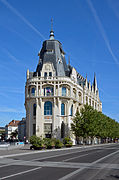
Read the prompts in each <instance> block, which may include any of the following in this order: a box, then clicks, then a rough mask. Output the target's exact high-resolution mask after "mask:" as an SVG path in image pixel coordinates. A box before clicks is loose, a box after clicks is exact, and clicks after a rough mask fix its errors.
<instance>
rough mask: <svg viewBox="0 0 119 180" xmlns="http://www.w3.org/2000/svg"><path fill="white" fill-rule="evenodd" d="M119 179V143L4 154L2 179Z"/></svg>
mask: <svg viewBox="0 0 119 180" xmlns="http://www.w3.org/2000/svg"><path fill="white" fill-rule="evenodd" d="M2 179H10V180H14V179H15V180H21V179H24V180H25V179H31V180H32V179H35V180H37V179H38V180H46V179H48V180H65V179H68V180H69V179H71V180H87V179H88V180H102V179H103V180H113V179H119V144H108V145H98V146H88V147H86V146H85V147H75V148H67V149H61V150H55V149H54V150H45V151H30V150H29V147H28V145H27V146H26V147H22V148H21V149H19V150H18V149H17V150H13V151H12V152H11V153H10V151H8V154H6V153H5V152H4V155H3V152H2V151H0V180H2Z"/></svg>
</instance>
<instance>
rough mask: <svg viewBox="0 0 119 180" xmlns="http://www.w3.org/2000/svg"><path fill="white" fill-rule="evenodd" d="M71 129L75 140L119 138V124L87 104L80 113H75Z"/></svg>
mask: <svg viewBox="0 0 119 180" xmlns="http://www.w3.org/2000/svg"><path fill="white" fill-rule="evenodd" d="M71 128H72V131H73V133H74V134H75V136H76V139H78V138H79V137H83V138H88V137H91V138H93V137H100V138H103V139H107V138H109V139H112V138H119V123H118V122H116V121H115V120H113V119H111V118H110V117H107V116H106V115H104V114H103V113H102V112H98V111H97V110H94V109H93V108H92V107H91V106H88V105H87V104H86V105H84V107H83V108H82V109H81V112H80V113H79V112H78V111H77V112H76V116H75V118H74V119H73V123H72V124H71Z"/></svg>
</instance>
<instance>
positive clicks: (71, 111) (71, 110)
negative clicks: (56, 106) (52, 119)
mask: <svg viewBox="0 0 119 180" xmlns="http://www.w3.org/2000/svg"><path fill="white" fill-rule="evenodd" d="M70 115H71V116H73V104H72V106H71V109H70Z"/></svg>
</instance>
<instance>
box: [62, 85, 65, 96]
mask: <svg viewBox="0 0 119 180" xmlns="http://www.w3.org/2000/svg"><path fill="white" fill-rule="evenodd" d="M62 96H66V87H62Z"/></svg>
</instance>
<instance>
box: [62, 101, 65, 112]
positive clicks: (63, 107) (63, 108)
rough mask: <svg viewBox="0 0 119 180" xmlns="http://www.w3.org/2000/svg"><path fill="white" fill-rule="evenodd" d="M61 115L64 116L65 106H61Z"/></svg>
mask: <svg viewBox="0 0 119 180" xmlns="http://www.w3.org/2000/svg"><path fill="white" fill-rule="evenodd" d="M61 115H65V104H64V103H62V104H61Z"/></svg>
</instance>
